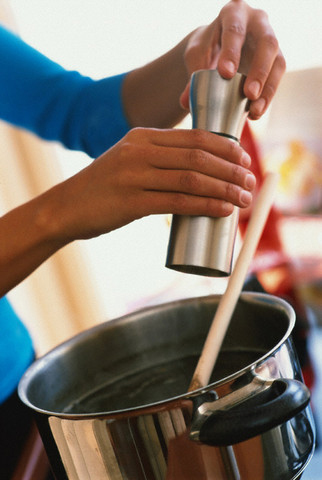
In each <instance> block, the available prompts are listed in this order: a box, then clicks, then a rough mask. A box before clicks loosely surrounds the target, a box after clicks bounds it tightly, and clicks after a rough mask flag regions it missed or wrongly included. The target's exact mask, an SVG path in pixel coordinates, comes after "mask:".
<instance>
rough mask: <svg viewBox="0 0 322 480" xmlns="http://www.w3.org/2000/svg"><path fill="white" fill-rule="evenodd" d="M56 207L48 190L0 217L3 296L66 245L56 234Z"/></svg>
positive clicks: (0, 272) (0, 274)
mask: <svg viewBox="0 0 322 480" xmlns="http://www.w3.org/2000/svg"><path fill="white" fill-rule="evenodd" d="M55 201H56V200H55ZM55 208H56V207H55V204H54V197H53V195H52V191H48V192H46V193H45V194H43V195H41V196H39V197H37V198H34V199H33V200H31V201H30V202H27V203H25V204H23V205H21V206H19V207H17V208H15V209H13V210H11V211H10V212H8V213H7V214H5V215H4V216H2V217H1V218H0V232H1V241H0V243H1V248H0V296H2V295H4V294H5V293H7V292H8V291H9V290H10V289H12V288H13V287H15V286H16V285H17V284H18V283H19V282H21V281H22V280H23V279H24V278H26V277H27V276H28V275H29V274H30V273H32V272H33V271H34V270H35V269H36V268H37V267H38V266H39V265H41V264H42V263H43V262H44V261H45V260H46V259H47V258H49V257H50V256H51V255H52V254H53V253H55V252H56V251H57V250H59V248H61V247H62V246H63V244H64V243H63V242H62V241H61V239H60V238H58V237H57V236H56V234H55V230H56V226H55V223H54V222H56V218H57V217H56V212H54V210H55ZM51 212H52V213H51Z"/></svg>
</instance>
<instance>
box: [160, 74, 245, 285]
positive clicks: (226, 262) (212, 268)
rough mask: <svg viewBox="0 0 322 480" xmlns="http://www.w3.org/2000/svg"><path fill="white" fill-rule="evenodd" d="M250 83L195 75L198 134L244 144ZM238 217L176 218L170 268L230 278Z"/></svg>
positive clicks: (236, 212)
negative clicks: (245, 91) (246, 90)
mask: <svg viewBox="0 0 322 480" xmlns="http://www.w3.org/2000/svg"><path fill="white" fill-rule="evenodd" d="M244 81H245V77H244V76H243V75H241V74H239V73H237V74H236V75H235V76H234V77H233V78H232V79H230V80H227V79H224V78H223V77H221V76H220V74H219V73H218V71H217V70H199V71H197V72H195V73H194V74H193V75H192V77H191V88H190V111H191V115H192V128H200V129H203V130H208V131H210V132H213V133H215V134H217V135H223V136H225V137H228V138H230V139H231V140H232V141H234V142H239V140H240V136H241V133H242V129H243V126H244V124H245V121H246V118H247V115H248V99H247V98H246V97H245V95H244V94H243V86H244ZM238 217H239V209H238V208H237V207H235V208H234V211H233V213H232V214H231V215H230V216H229V217H223V218H211V217H203V216H188V215H184V216H181V215H174V216H173V219H172V224H171V232H170V238H169V245H168V254H167V260H166V266H167V267H168V268H171V269H174V270H178V271H180V272H185V273H192V274H197V275H205V276H209V277H226V276H228V275H230V273H231V267H232V260H233V252H234V245H235V239H236V232H237V227H238Z"/></svg>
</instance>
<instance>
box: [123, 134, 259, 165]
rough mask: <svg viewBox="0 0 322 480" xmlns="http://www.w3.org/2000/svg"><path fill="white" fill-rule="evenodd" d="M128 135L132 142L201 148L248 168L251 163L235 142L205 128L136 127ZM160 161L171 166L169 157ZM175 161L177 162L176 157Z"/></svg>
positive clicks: (168, 146)
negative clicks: (159, 128)
mask: <svg viewBox="0 0 322 480" xmlns="http://www.w3.org/2000/svg"><path fill="white" fill-rule="evenodd" d="M130 135H131V137H129V134H128V138H129V139H130V138H132V139H133V142H134V143H137V142H139V143H140V144H142V143H144V142H149V143H152V144H154V145H158V146H164V147H167V148H170V147H174V148H185V149H194V150H201V151H204V152H209V153H210V154H213V155H215V156H216V157H220V158H222V159H224V160H228V161H229V162H231V163H234V164H238V165H241V166H243V167H245V168H248V167H249V166H250V164H251V159H250V156H249V155H248V154H247V153H246V152H245V150H243V148H242V147H241V146H240V145H239V144H238V143H237V142H234V141H231V140H230V139H228V138H226V137H222V136H220V135H216V134H214V133H211V132H207V131H206V130H200V129H193V130H184V129H172V130H158V129H141V128H137V129H133V130H132V131H131V132H130ZM136 137H137V138H136ZM131 141H132V140H131ZM192 155H194V154H192ZM193 158H194V157H193V156H192V157H191V159H193ZM162 161H164V162H165V163H164V165H166V167H167V168H171V166H170V165H167V162H169V161H170V159H168V158H167V157H165V158H164V159H163V160H162ZM175 161H176V162H178V159H176V160H175ZM176 166H178V163H176Z"/></svg>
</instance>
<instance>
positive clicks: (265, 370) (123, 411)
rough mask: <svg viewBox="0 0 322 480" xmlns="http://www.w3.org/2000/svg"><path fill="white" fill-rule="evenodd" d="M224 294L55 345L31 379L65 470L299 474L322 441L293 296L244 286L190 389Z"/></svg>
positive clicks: (78, 473) (28, 395) (243, 479)
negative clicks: (208, 366) (205, 374)
mask: <svg viewBox="0 0 322 480" xmlns="http://www.w3.org/2000/svg"><path fill="white" fill-rule="evenodd" d="M219 299H220V297H219V296H211V297H203V298H195V299H189V300H182V301H177V302H172V303H169V304H165V305H161V306H157V307H152V308H148V309H145V310H142V311H140V312H136V313H133V314H130V315H127V316H125V317H122V318H120V319H116V320H114V321H111V322H107V323H105V324H102V325H99V326H97V327H94V328H92V329H90V330H88V331H87V332H84V333H82V334H80V335H78V336H77V337H75V338H73V339H71V340H70V341H68V342H66V343H64V344H63V345H61V346H59V347H57V348H56V349H55V350H53V351H52V352H50V353H49V354H47V355H46V356H45V357H43V358H42V359H40V360H38V361H37V362H35V364H34V365H33V366H32V367H31V368H30V369H29V370H28V372H27V373H26V374H25V376H24V378H23V380H22V381H21V383H20V388H19V392H20V396H21V398H22V400H23V401H24V402H25V403H26V404H27V405H29V407H30V408H32V409H33V410H34V411H35V415H36V419H37V422H38V426H39V430H40V433H41V435H42V437H43V440H44V444H45V446H46V449H47V452H48V455H49V458H50V461H51V464H52V467H53V470H54V473H55V475H56V478H57V479H58V480H63V479H66V478H68V479H70V480H74V479H75V480H83V479H86V480H87V479H93V480H94V479H95V480H97V479H98V480H141V479H142V480H147V479H148V480H196V479H198V480H236V479H239V480H275V479H276V480H291V479H296V478H300V476H301V474H302V472H303V470H304V469H305V467H306V465H307V463H308V461H309V459H310V458H311V456H312V454H313V450H314V437H315V435H314V424H313V420H312V415H311V410H310V407H309V405H308V402H309V393H308V391H307V389H306V387H305V386H304V384H303V382H302V377H301V372H300V369H299V364H298V360H297V357H296V354H295V351H294V348H293V345H292V340H291V337H290V334H291V331H292V328H293V324H294V312H293V310H292V309H291V307H290V306H289V305H288V304H287V303H285V302H284V301H282V300H279V299H277V298H275V297H272V296H269V295H264V294H252V293H247V294H245V293H244V294H243V295H242V296H241V298H240V300H239V302H238V304H237V307H236V310H235V313H234V316H233V319H232V322H231V325H230V327H229V330H228V333H227V336H226V338H225V341H224V344H223V347H222V350H221V353H220V356H219V358H218V361H217V364H216V367H215V371H214V374H213V377H212V379H211V382H210V384H209V386H207V387H206V388H204V389H203V390H201V391H195V392H192V393H189V394H187V393H186V392H187V389H188V386H189V383H190V381H191V378H192V375H193V372H194V368H195V365H196V363H197V360H198V356H199V354H200V351H201V349H202V346H203V343H204V340H205V337H206V335H207V332H208V329H209V326H210V323H211V321H212V318H213V315H214V312H215V310H216V307H217V305H218V302H219Z"/></svg>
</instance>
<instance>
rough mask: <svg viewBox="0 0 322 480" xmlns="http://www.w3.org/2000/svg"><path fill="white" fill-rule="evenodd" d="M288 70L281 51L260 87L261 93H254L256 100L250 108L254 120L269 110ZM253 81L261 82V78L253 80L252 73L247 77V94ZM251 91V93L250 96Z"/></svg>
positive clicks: (250, 116)
mask: <svg viewBox="0 0 322 480" xmlns="http://www.w3.org/2000/svg"><path fill="white" fill-rule="evenodd" d="M285 70H286V63H285V59H284V57H283V55H282V54H281V53H280V52H279V53H278V55H277V56H276V58H275V60H274V63H273V65H272V68H271V70H270V72H269V75H268V76H267V78H266V81H265V83H264V84H263V86H262V87H260V94H259V95H258V96H257V97H256V95H254V93H253V95H254V96H255V97H256V99H255V100H253V101H252V102H251V103H250V108H249V118H251V119H252V120H257V119H258V118H260V117H261V116H262V115H263V114H264V113H265V111H266V110H267V108H268V106H269V104H270V102H271V101H272V99H273V97H274V95H275V93H276V90H277V88H278V85H279V83H280V81H281V79H282V77H283V75H284V73H285ZM257 71H258V70H256V71H255V72H254V77H255V75H256V73H257ZM253 82H255V85H256V82H258V83H259V84H260V80H259V78H258V77H257V79H255V80H253V79H252V77H251V75H248V77H247V82H245V86H244V88H245V94H246V95H247V90H248V89H250V90H252V88H254V87H252V84H253ZM250 95H251V93H249V95H247V96H250Z"/></svg>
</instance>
